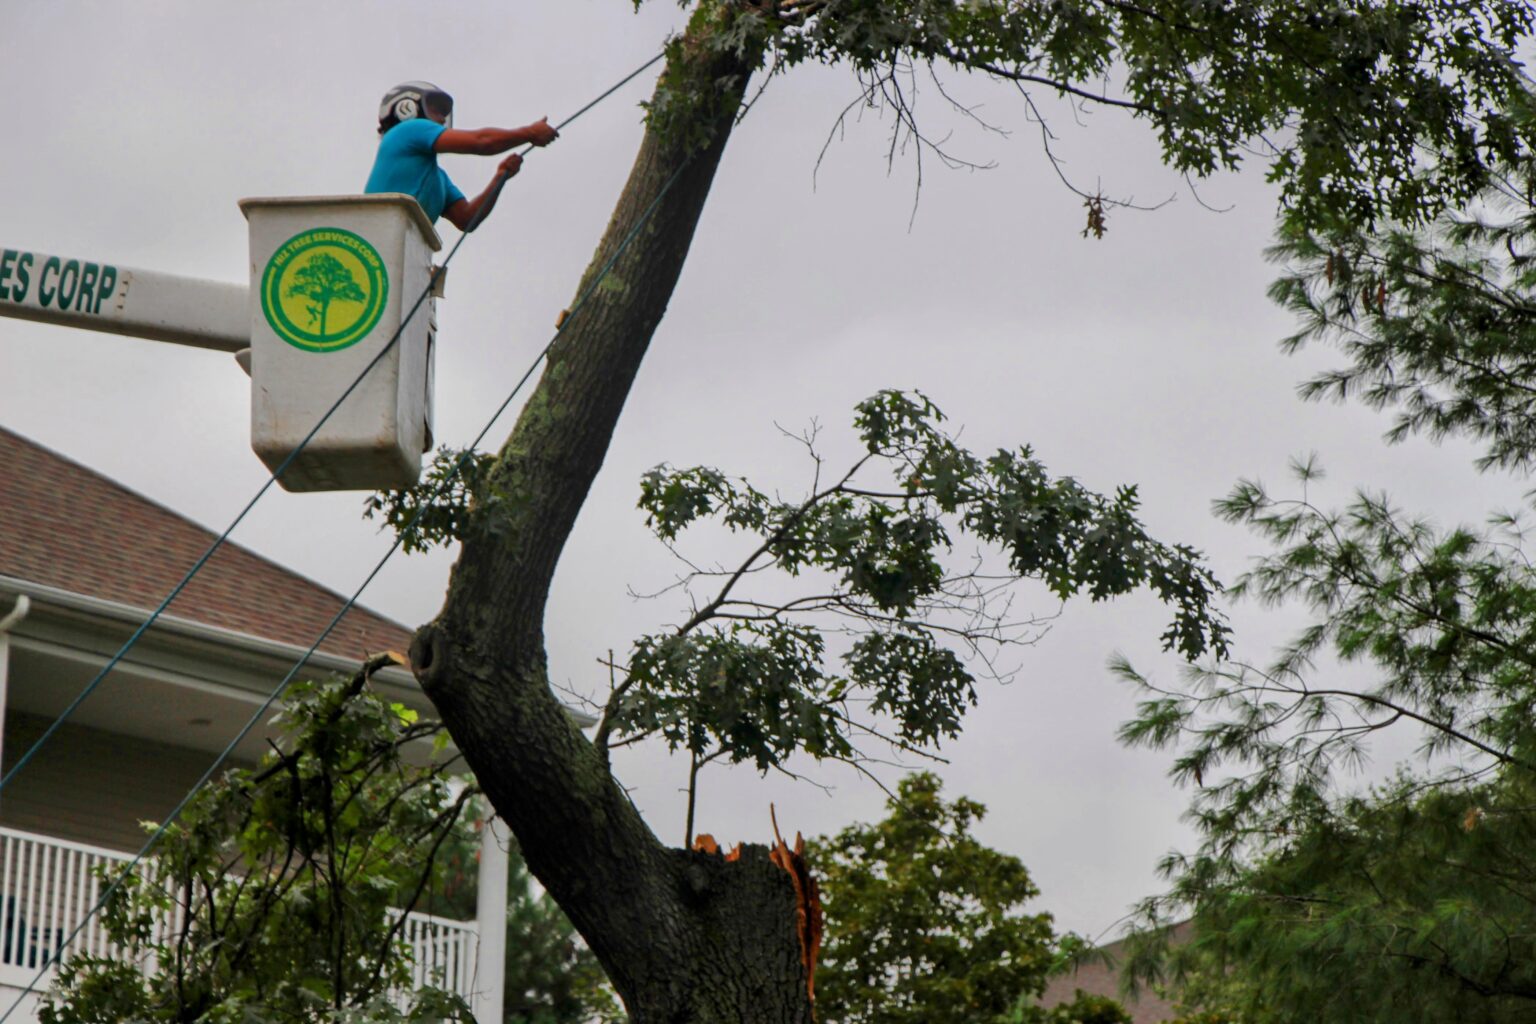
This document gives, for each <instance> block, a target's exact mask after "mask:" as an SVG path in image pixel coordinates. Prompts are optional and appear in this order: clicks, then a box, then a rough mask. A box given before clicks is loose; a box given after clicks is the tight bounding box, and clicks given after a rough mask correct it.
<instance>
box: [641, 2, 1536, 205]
mask: <svg viewBox="0 0 1536 1024" xmlns="http://www.w3.org/2000/svg"><path fill="white" fill-rule="evenodd" d="M636 2H637V4H638V2H639V0H636ZM685 3H686V0H685ZM695 17H696V19H700V18H706V19H715V20H717V21H719V22H720V26H719V28H718V29H717V30H716V31H714V32H711V33H700V34H691V35H690V37H689V38H690V39H692V40H693V41H694V42H695V44H696V45H697V44H698V42H699V41H701V40H702V41H703V44H704V45H706V46H709V47H712V48H717V49H719V50H722V51H723V50H727V49H729V50H731V51H733V52H745V53H748V54H755V53H758V52H760V51H761V49H762V48H763V47H766V48H767V50H768V52H769V55H770V59H771V62H772V67H773V69H774V70H775V71H780V70H784V69H787V68H790V67H793V66H795V65H797V64H801V63H804V62H808V61H816V62H820V63H823V64H844V65H847V66H849V67H851V68H852V69H853V70H854V71H855V73H856V74H857V75H858V77H859V81H860V83H861V85H862V86H863V88H864V89H865V90H866V94H867V98H868V100H869V101H870V103H871V104H874V103H880V104H882V105H885V106H888V107H889V108H891V109H893V110H894V111H895V113H896V117H897V119H898V122H899V123H900V124H901V125H904V126H906V127H908V128H910V129H911V131H912V134H913V136H914V137H915V138H917V139H919V140H920V141H921V140H922V138H923V136H922V133H921V131H920V130H919V129H918V128H917V125H916V120H915V114H914V112H913V109H912V103H913V96H914V95H915V92H914V90H915V83H913V82H910V81H907V80H906V77H907V76H908V75H910V73H911V69H912V68H914V67H917V68H921V67H924V66H932V65H945V66H949V67H954V68H960V69H969V70H975V71H980V72H983V73H985V74H988V75H991V76H993V77H996V78H1000V79H1003V80H1008V81H1013V82H1016V83H1019V85H1020V88H1021V89H1022V88H1025V87H1027V86H1029V85H1031V84H1033V85H1038V86H1040V87H1042V88H1043V89H1047V90H1049V89H1055V90H1056V91H1058V92H1059V93H1062V94H1069V95H1072V96H1074V97H1078V98H1082V99H1086V100H1087V101H1089V102H1092V101H1094V100H1097V101H1098V102H1100V103H1105V104H1109V105H1114V106H1119V107H1123V108H1126V109H1128V110H1130V111H1132V112H1133V113H1134V114H1135V116H1137V117H1140V118H1144V119H1146V120H1149V121H1151V122H1152V125H1153V126H1154V128H1155V130H1156V131H1157V133H1158V137H1159V139H1160V141H1161V143H1162V148H1163V157H1164V161H1165V162H1166V163H1167V164H1168V165H1169V166H1170V167H1173V168H1175V169H1177V170H1179V171H1183V172H1186V173H1189V174H1192V175H1195V176H1198V177H1204V176H1206V175H1209V174H1211V173H1213V172H1215V171H1217V170H1220V169H1231V168H1235V167H1237V166H1239V165H1240V164H1241V163H1242V162H1243V161H1244V159H1245V157H1247V156H1249V155H1251V154H1254V153H1259V154H1262V158H1263V159H1265V160H1266V161H1267V164H1268V173H1269V176H1270V178H1271V179H1272V180H1274V181H1276V182H1277V183H1278V184H1279V185H1280V188H1281V194H1282V199H1283V203H1284V205H1285V207H1286V208H1287V209H1288V210H1289V211H1290V212H1291V214H1292V215H1293V218H1294V219H1295V220H1296V221H1298V222H1301V223H1306V224H1311V225H1320V224H1327V223H1335V222H1351V223H1356V224H1361V225H1369V224H1371V223H1373V222H1375V221H1377V220H1386V219H1396V220H1402V221H1410V222H1417V221H1419V220H1422V219H1423V218H1425V217H1428V216H1432V215H1433V214H1435V213H1436V212H1438V211H1439V210H1440V209H1442V208H1444V207H1445V206H1446V205H1457V204H1460V203H1464V202H1466V201H1467V200H1469V199H1470V198H1471V197H1472V196H1473V195H1475V194H1476V192H1477V191H1478V190H1479V189H1481V188H1483V187H1484V186H1485V185H1487V184H1488V182H1489V180H1490V174H1489V169H1490V164H1491V163H1493V162H1496V161H1499V160H1511V159H1514V158H1516V157H1517V156H1518V155H1520V154H1522V153H1524V152H1526V151H1527V150H1528V143H1529V136H1528V135H1527V134H1526V132H1525V129H1526V127H1527V126H1526V125H1525V124H1524V123H1523V122H1522V121H1520V120H1519V119H1518V118H1516V117H1515V116H1513V115H1512V113H1511V111H1512V110H1514V109H1515V107H1516V106H1517V102H1518V100H1519V99H1520V97H1521V95H1522V91H1523V89H1524V88H1525V82H1526V80H1525V78H1524V76H1523V75H1522V73H1521V70H1520V66H1519V64H1518V62H1517V61H1516V60H1515V59H1514V51H1515V48H1516V46H1517V45H1518V43H1519V40H1520V39H1521V38H1522V36H1523V35H1524V34H1525V33H1527V32H1528V31H1529V30H1530V28H1531V23H1532V12H1531V9H1530V7H1529V5H1527V4H1524V3H1520V2H1516V0H1474V2H1466V0H1414V2H1392V3H1383V2H1374V0H1371V2H1367V0H1353V2H1344V3H1341V2H1338V0H1239V2H1214V0H1197V2H1191V0H1143V2H1139V3H1120V2H1101V0H1059V2H1054V3H1035V2H1029V0H763V2H760V3H745V2H744V3H740V4H730V3H725V2H710V3H703V4H700V5H699V7H698V10H697V12H696V15H695ZM679 45H681V44H679ZM1109 82H1114V83H1115V84H1116V85H1117V86H1118V90H1119V93H1120V95H1118V96H1115V95H1112V94H1110V93H1109V86H1108V83H1109ZM668 84H669V85H670V86H671V87H670V88H664V89H663V90H662V91H661V92H660V93H659V94H658V98H657V101H656V105H655V106H653V107H652V117H653V123H656V124H658V126H660V127H662V128H663V129H668V128H670V127H675V126H677V125H680V124H687V123H696V122H690V119H689V118H687V117H675V116H672V114H671V111H672V110H673V108H680V109H684V110H686V109H690V108H691V107H692V106H693V105H695V104H698V103H702V102H706V101H707V98H708V97H710V96H712V95H718V92H712V91H711V90H710V88H709V87H710V86H711V84H712V83H709V82H705V81H698V82H695V81H691V80H688V79H687V78H686V77H684V78H680V79H679V80H678V81H676V82H672V83H668ZM659 115H661V116H659ZM658 116H659V118H658Z"/></svg>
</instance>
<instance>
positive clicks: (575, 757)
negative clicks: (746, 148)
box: [411, 5, 812, 1024]
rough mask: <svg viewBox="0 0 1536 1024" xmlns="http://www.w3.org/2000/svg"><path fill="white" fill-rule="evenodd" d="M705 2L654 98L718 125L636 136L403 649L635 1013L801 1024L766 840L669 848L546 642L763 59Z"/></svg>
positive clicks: (638, 1017) (798, 985)
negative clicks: (727, 46)
mask: <svg viewBox="0 0 1536 1024" xmlns="http://www.w3.org/2000/svg"><path fill="white" fill-rule="evenodd" d="M714 12H715V13H714V15H713V17H696V18H695V19H694V24H693V26H692V27H690V29H689V34H688V35H687V36H685V37H684V38H683V40H682V41H681V45H680V46H678V47H676V48H675V49H674V51H673V54H672V56H671V58H670V60H669V62H668V66H667V70H666V71H664V72H663V75H662V85H661V86H658V96H659V95H660V91H661V90H662V89H664V88H666V83H667V82H668V81H669V79H670V80H672V81H677V80H678V78H676V77H674V76H679V77H685V78H686V79H687V80H689V81H693V82H698V81H701V80H702V81H705V82H708V83H711V86H712V88H713V90H714V96H713V100H712V101H711V102H710V103H708V104H707V105H706V104H701V109H703V110H707V111H708V112H709V113H708V114H707V115H705V116H707V117H708V118H709V119H710V120H711V121H712V122H713V123H712V124H709V125H708V126H707V127H708V128H709V129H710V133H709V134H708V135H707V136H704V137H706V138H708V139H709V141H708V144H707V145H705V146H703V147H702V148H700V146H699V139H700V136H699V135H696V134H695V135H693V136H692V138H691V139H690V138H684V137H682V136H683V135H686V134H688V133H682V132H677V131H671V132H667V133H666V134H665V135H663V134H661V133H659V132H657V131H656V130H654V129H653V130H648V131H647V133H646V137H645V139H644V142H643V143H642V145H641V147H640V152H639V154H638V156H637V158H636V160H635V165H634V168H633V170H632V171H631V173H630V177H629V180H628V182H627V184H626V185H625V188H624V191H623V193H622V195H621V196H620V198H619V201H618V204H617V207H616V208H615V210H614V214H613V218H612V220H611V222H610V223H609V225H608V229H607V231H606V233H605V235H604V237H603V240H602V242H601V244H600V245H599V246H598V249H597V253H596V255H595V257H594V259H593V263H592V265H591V266H590V267H589V268H588V270H587V272H586V274H585V275H584V278H583V281H582V284H581V287H580V288H579V289H578V292H577V294H578V295H580V294H582V293H584V292H585V291H586V289H587V287H588V285H589V284H590V283H591V282H592V281H593V280H595V277H596V275H597V274H598V272H599V270H600V268H601V267H602V266H603V265H604V264H605V263H606V262H607V260H608V259H609V257H610V256H611V254H613V253H614V252H615V251H616V250H617V249H618V247H619V246H620V245H621V243H622V241H623V240H624V239H625V238H626V237H627V236H629V235H630V233H631V231H634V230H636V229H637V225H639V226H638V234H637V235H636V236H635V238H634V240H633V241H632V242H631V244H630V245H629V247H628V248H627V249H626V250H625V251H624V252H623V253H622V255H620V256H619V258H618V260H617V262H616V263H615V264H614V266H613V268H612V269H611V270H610V271H609V273H608V274H607V276H606V277H605V278H603V279H602V280H601V281H600V282H599V283H598V284H597V287H596V290H595V291H594V292H593V293H592V295H591V296H590V298H589V299H588V300H587V301H586V303H585V305H584V306H583V307H582V308H580V309H579V310H577V311H575V313H574V314H573V316H572V317H571V319H570V321H569V322H568V324H567V326H566V327H565V329H564V330H563V331H562V332H561V334H560V337H559V340H558V341H557V343H556V344H555V345H554V347H553V348H552V349H551V351H550V354H549V362H548V364H547V365H546V367H545V370H544V373H543V376H542V377H541V378H540V380H539V383H538V385H537V387H536V389H535V391H534V392H533V394H532V395H531V396H530V398H529V400H528V403H527V405H526V406H525V407H524V409H523V411H522V413H521V415H520V416H519V418H518V422H517V425H516V426H515V427H514V429H513V431H512V434H511V436H510V437H509V438H508V440H507V442H506V444H505V445H504V447H503V448H502V450H501V452H500V454H499V458H498V460H497V463H496V466H495V468H494V469H493V471H492V474H491V478H490V491H489V493H490V494H491V495H492V497H491V498H490V499H488V500H485V501H482V502H481V503H480V504H479V505H478V506H477V508H476V510H475V512H474V515H473V516H472V522H471V524H470V527H469V530H468V532H467V534H466V536H465V537H464V538H463V548H462V551H461V553H460V556H459V560H458V562H457V564H456V565H455V567H454V571H453V576H452V580H451V583H450V585H449V591H448V596H447V599H446V602H445V604H444V607H443V610H442V612H441V613H440V614H439V616H438V618H437V619H436V620H434V621H433V622H431V623H429V624H428V625H427V626H424V627H423V628H422V629H421V631H420V632H419V633H418V635H417V637H416V641H415V643H414V644H413V646H412V652H411V658H412V663H413V668H414V669H415V671H416V675H417V677H418V678H419V679H420V680H421V683H422V686H423V688H424V689H425V690H426V692H427V694H428V695H429V696H430V697H431V698H432V700H433V702H434V703H435V704H436V705H437V708H438V710H439V712H440V713H441V715H442V717H443V720H444V721H445V722H446V724H447V726H448V729H449V732H450V733H451V734H452V736H453V739H454V741H455V742H456V743H457V745H458V747H459V749H460V750H462V751H463V753H464V756H465V758H466V760H467V761H468V763H469V765H470V767H471V768H472V769H473V770H474V772H475V775H476V777H477V778H478V780H479V782H480V785H481V786H482V787H483V788H484V790H485V792H486V794H487V796H488V797H489V799H490V801H491V803H492V805H493V806H494V807H495V808H496V811H497V813H498V814H500V815H501V816H502V817H503V818H504V819H505V820H506V822H507V824H508V825H509V827H510V828H511V830H512V832H513V833H514V834H515V835H516V836H517V840H518V843H519V845H520V846H521V848H522V853H523V856H524V858H525V859H526V861H527V863H528V867H529V870H530V871H531V872H532V873H533V875H534V876H535V877H537V878H538V880H539V881H540V883H541V884H543V886H544V887H545V888H546V889H547V890H548V892H549V893H550V895H551V896H552V897H553V898H554V899H555V900H556V902H558V903H559V904H560V906H561V907H562V908H563V909H564V910H565V912H566V913H567V914H568V915H569V916H570V918H571V920H572V922H573V923H574V924H575V926H576V928H577V929H578V930H579V931H580V932H581V934H582V936H583V937H584V938H585V939H586V941H587V943H588V944H589V945H590V946H591V947H592V950H593V952H594V953H596V955H597V957H598V959H599V960H600V961H601V962H602V964H603V966H604V968H605V969H606V970H607V972H608V975H609V977H610V978H611V979H612V981H613V983H614V986H615V988H616V989H617V990H618V992H619V994H620V996H621V997H622V998H623V999H624V1002H625V1005H626V1007H627V1009H628V1010H629V1012H630V1014H631V1015H632V1018H633V1020H634V1021H636V1022H637V1024H652V1022H668V1024H671V1022H677V1024H684V1022H699V1024H704V1022H710V1024H716V1022H726V1021H741V1022H752V1024H756V1022H762V1024H806V1022H809V1021H810V1020H811V1019H812V1017H811V1010H810V1003H809V999H808V996H807V985H806V980H807V979H806V972H805V968H804V967H803V965H802V964H801V955H800V948H799V940H798V937H797V934H796V930H795V908H796V902H795V896H794V891H793V887H792V884H791V881H790V878H789V876H788V874H786V873H785V872H784V871H782V870H780V869H779V868H777V867H775V866H773V865H772V864H771V863H770V861H769V859H768V856H767V850H766V848H764V847H749V848H747V849H746V850H745V851H744V853H743V855H742V857H741V858H740V859H739V860H736V861H733V862H727V861H726V860H725V859H724V858H722V857H720V856H718V855H711V854H705V853H697V852H691V851H683V850H676V849H669V848H667V847H665V846H664V845H663V844H662V843H661V842H660V841H659V840H658V839H657V838H656V836H655V835H654V834H653V833H652V832H651V831H650V829H649V828H648V827H647V826H646V824H645V822H644V821H643V820H642V819H641V817H640V815H639V813H638V812H637V811H636V809H635V807H634V805H633V804H632V803H631V802H630V800H629V798H628V796H627V795H626V793H625V792H624V790H623V789H622V788H621V787H620V786H619V784H618V783H617V782H616V781H615V780H614V778H613V777H612V775H611V774H610V773H609V770H608V766H607V764H606V760H605V758H604V757H602V756H601V755H600V754H599V752H598V750H597V749H596V748H595V747H594V746H593V745H592V743H591V742H589V741H588V740H587V739H586V737H584V736H583V735H582V734H581V733H580V731H579V730H578V729H577V728H576V727H575V725H574V724H573V723H572V722H571V720H570V718H569V717H568V716H567V715H566V713H565V711H564V710H563V709H562V707H561V705H560V703H559V702H558V701H557V700H556V698H555V696H554V695H553V693H552V692H551V691H550V688H549V680H548V673H547V663H546V655H545V648H544V633H543V625H544V611H545V602H546V599H547V597H548V594H549V588H550V582H551V579H552V577H553V575H554V571H555V566H556V563H557V561H558V560H559V557H560V552H561V549H562V548H563V546H564V544H565V541H566V539H567V537H568V536H569V534H570V531H571V529H572V527H573V525H574V524H575V521H576V517H577V514H578V513H579V512H580V510H581V506H582V504H583V502H584V501H585V500H586V496H587V493H588V490H589V488H590V486H591V484H592V481H593V478H594V477H595V476H596V475H597V472H598V470H599V469H600V468H601V466H602V462H603V457H604V455H605V454H606V452H607V449H608V444H609V441H610V438H611V437H612V433H613V430H614V426H615V423H616V422H617V420H618V417H619V414H620V412H621V411H622V409H623V406H624V401H625V398H626V397H627V396H628V394H629V390H630V387H631V385H632V383H633V381H634V378H635V374H636V372H637V371H638V369H639V366H640V362H641V359H642V358H643V357H644V355H645V352H646V348H647V346H648V345H649V343H650V340H651V337H652V334H653V333H654V331H655V329H656V327H657V325H658V324H659V323H660V321H661V318H662V314H663V313H664V312H665V310H666V306H667V302H668V299H669V298H670V297H671V295H672V291H673V289H674V287H675V286H676V283H677V280H678V276H679V274H680V273H681V271H682V267H683V262H684V260H685V258H686V257H687V254H688V248H689V245H690V242H691V241H692V238H693V233H694V230H695V227H696V225H697V223H698V219H699V216H700V213H701V211H702V209H703V206H704V201H705V199H706V197H707V195H708V193H709V189H710V185H711V183H712V181H713V178H714V175H715V171H716V168H717V167H718V164H719V160H720V155H721V153H722V151H723V150H724V147H725V144H726V141H727V139H728V137H729V135H730V131H731V127H732V124H733V121H734V117H735V115H736V111H737V109H738V108H739V106H740V99H741V96H742V93H743V90H744V89H745V86H746V83H747V79H748V78H749V76H750V74H751V72H752V70H753V68H754V67H755V66H756V64H757V62H758V60H757V58H758V55H757V54H745V55H743V54H737V55H730V56H719V55H710V54H709V50H708V47H706V46H702V45H699V44H700V42H701V39H700V38H699V34H700V33H704V32H710V31H718V30H719V29H720V27H721V19H723V18H726V17H728V16H729V10H728V8H727V7H726V6H724V5H719V6H718V7H716V8H714ZM722 97H724V98H725V100H726V101H727V102H723V103H722V102H720V99H721V98H722ZM690 146H691V147H692V148H691V149H690ZM679 168H682V170H681V172H680V173H679ZM674 174H677V175H678V176H677V178H676V180H672V181H671V185H670V188H667V189H666V192H665V195H664V196H663V197H662V198H661V199H660V201H659V202H657V203H656V206H655V209H654V210H653V211H652V212H651V214H650V217H649V219H648V220H645V222H644V224H643V225H641V220H642V219H643V218H644V216H645V212H646V210H647V209H648V208H649V207H651V206H652V204H653V202H656V198H657V196H658V195H659V194H661V193H662V190H663V188H664V186H665V185H666V184H667V182H668V181H669V180H671V179H673V176H674ZM483 1024H490V1022H483Z"/></svg>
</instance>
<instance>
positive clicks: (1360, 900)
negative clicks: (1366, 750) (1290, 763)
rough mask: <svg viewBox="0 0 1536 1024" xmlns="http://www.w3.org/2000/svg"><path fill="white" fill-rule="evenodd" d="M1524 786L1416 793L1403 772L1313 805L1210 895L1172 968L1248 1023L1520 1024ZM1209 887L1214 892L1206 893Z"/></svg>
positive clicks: (1528, 943) (1533, 976)
mask: <svg viewBox="0 0 1536 1024" xmlns="http://www.w3.org/2000/svg"><path fill="white" fill-rule="evenodd" d="M1533 795H1536V793H1533V787H1532V784H1531V779H1530V777H1529V775H1528V774H1526V773H1523V772H1519V773H1505V774H1504V775H1503V776H1502V777H1500V778H1498V779H1496V780H1495V781H1493V782H1489V783H1483V784H1473V785H1464V786H1450V787H1442V788H1438V789H1430V790H1428V791H1426V789H1425V787H1424V783H1423V780H1422V779H1419V778H1414V777H1409V776H1404V777H1401V778H1399V779H1398V780H1396V781H1395V782H1394V783H1392V784H1391V785H1389V786H1385V787H1383V788H1381V789H1379V790H1377V791H1375V792H1373V793H1371V794H1370V795H1369V796H1366V797H1361V798H1356V799H1349V800H1344V801H1341V802H1339V803H1338V804H1337V805H1335V806H1332V807H1329V808H1325V809H1324V808H1320V809H1319V811H1318V813H1317V814H1315V815H1314V817H1313V818H1312V819H1311V820H1310V821H1308V822H1306V823H1305V826H1304V827H1303V828H1301V829H1300V830H1298V831H1297V832H1296V833H1295V834H1294V835H1291V836H1287V837H1281V838H1280V839H1279V840H1278V841H1276V842H1274V843H1272V844H1270V847H1269V849H1268V850H1267V851H1266V853H1265V854H1264V855H1263V856H1262V857H1260V858H1257V859H1256V860H1255V861H1254V862H1253V864H1252V865H1251V866H1250V867H1249V868H1248V869H1247V870H1244V871H1243V872H1242V873H1241V874H1240V875H1239V876H1238V877H1237V878H1236V879H1234V882H1235V884H1232V885H1227V884H1225V883H1224V882H1222V881H1221V880H1220V879H1221V876H1220V874H1219V873H1216V872H1215V871H1214V866H1207V865H1204V864H1196V865H1193V866H1192V867H1193V870H1192V871H1191V872H1190V874H1189V877H1188V881H1189V883H1190V884H1199V883H1196V882H1195V879H1196V878H1203V879H1204V883H1203V884H1206V885H1208V886H1209V888H1208V889H1207V890H1206V895H1205V897H1204V898H1203V899H1202V900H1201V903H1200V911H1201V912H1200V916H1199V933H1198V935H1199V937H1198V938H1197V940H1196V941H1195V942H1194V943H1193V944H1192V945H1191V946H1189V947H1188V948H1186V949H1183V950H1180V951H1178V952H1176V953H1175V954H1174V957H1173V968H1174V970H1176V971H1184V972H1189V973H1193V974H1196V975H1197V976H1198V975H1199V974H1201V973H1204V974H1205V975H1207V976H1215V975H1217V974H1219V973H1220V972H1223V971H1225V970H1226V969H1227V968H1228V967H1229V966H1235V967H1236V968H1237V970H1238V971H1239V972H1240V979H1241V984H1238V985H1232V984H1223V985H1221V986H1219V987H1217V988H1216V989H1215V994H1218V995H1219V996H1220V998H1221V999H1222V1001H1223V1002H1224V1004H1225V1006H1226V1007H1227V1008H1228V1009H1229V1010H1231V1011H1234V1012H1235V1014H1236V1016H1237V1017H1238V1018H1239V1019H1241V1020H1243V1021H1245V1022H1277V1024H1279V1022H1287V1024H1288V1022H1292V1021H1302V1020H1325V1021H1351V1022H1354V1021H1358V1022H1362V1024H1364V1022H1382V1024H1386V1022H1393V1024H1399V1022H1402V1024H1414V1022H1424V1024H1429V1022H1437V1021H1448V1020H1455V1021H1480V1022H1514V1021H1524V1020H1529V1019H1530V1017H1531V1013H1532V1000H1533V998H1536V931H1533V927H1532V926H1533V924H1536V915H1533V913H1532V911H1531V907H1532V905H1533V898H1536V871H1533V869H1532V867H1531V860H1530V857H1529V851H1530V850H1532V849H1536V815H1533V813H1532V810H1531V808H1532V806H1533V804H1532V796H1533ZM1212 882H1214V883H1215V884H1214V885H1210V883H1212Z"/></svg>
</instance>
